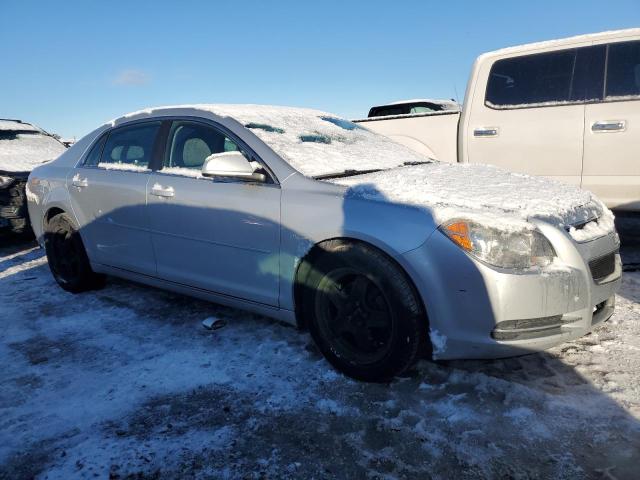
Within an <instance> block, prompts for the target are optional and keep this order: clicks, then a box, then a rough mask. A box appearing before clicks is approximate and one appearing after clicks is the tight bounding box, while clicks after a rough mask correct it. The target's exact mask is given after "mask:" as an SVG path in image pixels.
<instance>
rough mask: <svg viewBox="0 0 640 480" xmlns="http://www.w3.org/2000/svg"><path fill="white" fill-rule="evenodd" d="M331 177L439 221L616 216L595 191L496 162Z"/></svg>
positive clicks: (355, 191) (567, 223) (512, 224)
mask: <svg viewBox="0 0 640 480" xmlns="http://www.w3.org/2000/svg"><path fill="white" fill-rule="evenodd" d="M331 181H332V183H335V184H338V185H342V186H344V187H346V188H347V192H346V195H347V196H349V197H353V196H355V197H362V198H366V199H370V200H376V201H387V202H392V203H399V204H406V205H411V206H417V207H423V208H426V209H428V210H429V211H430V212H431V214H432V215H433V217H434V219H435V220H436V222H437V223H439V224H442V223H444V222H447V221H449V220H452V219H466V220H471V221H475V222H477V223H481V224H484V225H487V226H491V227H495V228H501V229H504V230H509V229H518V230H520V229H522V228H531V227H532V226H531V224H530V223H529V221H530V220H531V219H534V218H536V219H542V220H545V221H547V222H550V223H553V224H555V225H557V226H561V227H566V228H567V229H570V227H571V226H572V225H577V224H584V223H587V222H589V221H591V220H594V219H595V218H598V217H600V218H603V217H607V219H608V221H609V220H610V221H611V225H609V224H608V223H607V225H602V227H603V228H605V229H606V228H608V229H612V228H613V225H612V221H613V216H612V215H611V213H610V212H609V210H608V209H607V208H606V207H605V206H604V205H603V204H602V202H600V200H598V199H597V198H596V197H595V196H594V195H593V194H591V193H590V192H588V191H586V190H581V189H579V188H577V187H574V186H571V185H567V184H563V183H560V182H557V181H554V180H550V179H546V178H542V177H532V176H530V175H524V174H518V173H510V172H507V171H506V170H502V169H500V168H498V167H494V166H490V165H478V164H449V163H441V162H433V163H429V164H425V165H416V166H408V167H402V168H396V169H392V170H386V171H382V172H376V173H370V174H365V175H357V176H353V177H346V178H338V179H333V180H331ZM609 217H610V218H609Z"/></svg>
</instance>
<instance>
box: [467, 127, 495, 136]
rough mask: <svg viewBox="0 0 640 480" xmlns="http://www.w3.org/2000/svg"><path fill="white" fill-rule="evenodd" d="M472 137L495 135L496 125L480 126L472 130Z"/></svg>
mask: <svg viewBox="0 0 640 480" xmlns="http://www.w3.org/2000/svg"><path fill="white" fill-rule="evenodd" d="M473 136H474V137H497V136H498V127H480V128H476V129H474V130H473Z"/></svg>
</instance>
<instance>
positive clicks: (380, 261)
mask: <svg viewBox="0 0 640 480" xmlns="http://www.w3.org/2000/svg"><path fill="white" fill-rule="evenodd" d="M297 281H298V285H297V287H296V288H298V289H300V294H299V295H297V298H298V300H299V301H300V302H302V305H300V308H299V309H298V310H297V311H298V314H300V315H303V316H304V320H305V322H306V324H307V326H308V328H309V331H310V333H311V335H312V337H313V339H314V340H315V342H316V344H317V345H318V348H319V349H320V350H321V351H322V353H323V354H324V355H325V357H326V358H327V360H329V362H331V364H332V365H333V366H334V367H336V368H337V369H338V370H340V371H342V372H344V373H345V374H347V375H349V376H350V377H353V378H356V379H360V380H365V381H387V380H389V379H391V378H393V377H394V376H396V375H399V374H401V373H402V372H404V371H405V370H407V369H408V368H410V367H411V366H412V365H413V364H414V363H415V361H416V359H417V357H418V354H419V353H420V352H421V351H422V350H423V347H425V345H426V339H427V319H426V314H425V312H424V308H423V306H422V302H421V300H420V298H419V296H418V294H417V292H416V290H415V288H414V287H413V284H412V283H411V281H410V280H409V278H408V277H407V275H406V274H405V272H404V271H403V270H402V269H401V268H400V267H399V265H398V264H397V263H396V262H395V261H394V260H392V259H391V258H389V257H388V256H387V255H385V254H384V253H383V252H381V251H380V250H378V249H376V248H374V247H372V246H370V245H367V244H364V243H360V242H346V241H341V240H333V241H330V242H326V243H325V244H323V245H322V251H321V253H319V254H316V255H315V256H314V257H312V258H309V259H305V261H304V262H303V265H302V266H301V273H300V276H299V278H298V279H297Z"/></svg>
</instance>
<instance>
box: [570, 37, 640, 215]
mask: <svg viewBox="0 0 640 480" xmlns="http://www.w3.org/2000/svg"><path fill="white" fill-rule="evenodd" d="M608 49H609V51H608V54H607V68H606V72H607V73H606V76H607V79H606V83H605V85H606V87H605V88H606V91H605V94H604V101H603V102H599V103H594V104H589V105H587V106H586V110H585V122H584V168H583V176H582V187H583V188H585V189H587V190H591V191H592V192H593V193H595V194H596V195H597V196H598V197H599V198H600V199H601V200H603V201H604V202H605V203H606V204H607V205H608V206H609V207H618V208H621V209H631V210H638V209H640V158H639V157H638V155H640V153H639V152H640V41H633V42H620V43H612V44H611V45H609V47H608Z"/></svg>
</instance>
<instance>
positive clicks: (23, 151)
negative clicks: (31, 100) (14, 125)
mask: <svg viewBox="0 0 640 480" xmlns="http://www.w3.org/2000/svg"><path fill="white" fill-rule="evenodd" d="M28 127H30V126H29V125H27V126H26V127H25V128H24V129H22V128H20V130H21V131H22V130H29V128H28ZM31 128H33V127H31ZM0 130H1V129H0ZM7 132H9V133H7ZM11 132H12V131H11V130H9V129H5V130H2V131H1V132H0V171H5V172H30V171H31V170H33V169H34V168H35V167H37V166H38V165H41V164H43V163H45V162H48V161H50V160H54V159H56V158H57V157H58V156H60V155H61V154H62V153H63V152H64V151H65V150H66V148H65V146H64V145H63V144H61V143H60V142H58V141H57V140H55V139H54V138H52V137H50V136H48V135H45V134H43V133H41V132H40V131H38V130H29V131H28V132H25V133H18V132H16V133H15V134H14V133H11Z"/></svg>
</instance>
